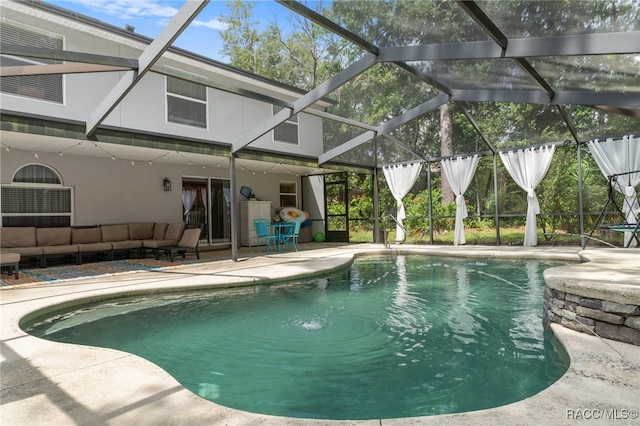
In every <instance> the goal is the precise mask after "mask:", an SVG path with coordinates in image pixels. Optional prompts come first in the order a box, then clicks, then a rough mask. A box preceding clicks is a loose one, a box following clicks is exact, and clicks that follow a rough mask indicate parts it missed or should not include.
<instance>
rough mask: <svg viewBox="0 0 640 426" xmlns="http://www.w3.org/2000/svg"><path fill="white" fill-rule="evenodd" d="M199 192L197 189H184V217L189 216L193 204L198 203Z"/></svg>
mask: <svg viewBox="0 0 640 426" xmlns="http://www.w3.org/2000/svg"><path fill="white" fill-rule="evenodd" d="M196 195H197V191H196V190H195V189H183V190H182V207H184V217H185V218H186V217H187V215H188V214H189V210H191V207H193V203H195V202H196Z"/></svg>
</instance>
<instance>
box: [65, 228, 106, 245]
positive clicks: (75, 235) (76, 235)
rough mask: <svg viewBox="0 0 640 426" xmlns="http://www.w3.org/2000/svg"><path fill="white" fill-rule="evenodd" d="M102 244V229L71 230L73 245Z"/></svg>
mask: <svg viewBox="0 0 640 426" xmlns="http://www.w3.org/2000/svg"><path fill="white" fill-rule="evenodd" d="M93 243H102V231H101V230H100V228H79V229H72V230H71V244H93Z"/></svg>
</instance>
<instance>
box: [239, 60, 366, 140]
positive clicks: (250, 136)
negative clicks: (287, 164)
mask: <svg viewBox="0 0 640 426" xmlns="http://www.w3.org/2000/svg"><path fill="white" fill-rule="evenodd" d="M376 63H377V56H376V55H373V54H370V53H369V54H367V55H365V56H364V57H362V58H361V59H359V60H358V61H356V62H354V63H353V64H351V65H349V66H348V67H347V68H345V69H344V70H342V71H340V72H339V73H337V74H336V75H334V76H333V77H331V78H330V79H329V80H327V81H325V82H323V83H322V84H320V85H319V86H317V87H316V88H315V89H313V90H311V91H309V92H308V93H306V94H305V95H303V96H302V97H301V98H299V99H298V100H296V101H294V102H293V109H289V108H285V109H283V110H282V111H280V112H279V113H278V114H276V115H274V116H273V117H271V118H270V119H269V120H266V121H264V122H262V123H261V124H259V125H258V126H256V127H254V128H253V129H251V130H249V131H248V132H246V133H244V134H243V135H242V136H240V137H239V138H238V139H236V141H234V142H233V144H232V146H231V152H237V151H239V150H241V149H242V148H244V147H245V146H247V145H249V144H250V143H252V142H254V141H255V140H256V139H258V138H259V137H261V136H262V135H264V134H266V133H267V132H269V131H271V129H273V128H274V127H276V126H278V125H279V124H282V123H284V122H285V121H286V120H287V119H289V118H290V117H291V116H293V115H295V114H297V113H299V112H301V111H303V110H304V109H305V108H307V107H309V106H310V105H312V104H313V103H314V102H316V101H317V100H319V99H321V98H323V97H324V96H326V95H327V94H329V93H331V92H333V91H334V90H336V89H337V88H339V87H340V86H342V85H343V84H345V83H347V82H348V81H349V80H351V79H353V78H355V77H356V76H358V75H359V74H361V73H363V72H364V71H366V70H367V69H369V68H371V67H372V66H373V65H375V64H376Z"/></svg>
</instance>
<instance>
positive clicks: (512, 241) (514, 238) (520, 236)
mask: <svg viewBox="0 0 640 426" xmlns="http://www.w3.org/2000/svg"><path fill="white" fill-rule="evenodd" d="M617 234H618V235H616V234H612V235H610V236H606V238H603V239H604V240H605V241H607V242H609V243H612V244H615V245H617V246H621V245H622V234H621V233H617ZM349 236H350V242H352V243H365V242H367V243H371V242H373V232H372V231H369V230H360V231H350V232H349ZM395 237H396V232H395V230H393V231H391V232H389V241H394V240H395ZM465 238H466V243H467V244H468V245H475V244H477V245H495V244H496V241H497V239H496V231H495V229H481V228H465ZM523 241H524V227H518V228H500V244H501V245H522V242H523ZM405 242H406V243H407V244H429V243H430V241H429V235H414V234H412V233H411V230H409V234H408V235H407V239H406V241H405ZM433 242H434V244H445V245H451V244H453V231H445V232H441V233H437V234H434V236H433ZM538 245H568V246H580V245H581V241H580V236H579V235H575V234H566V233H563V232H562V231H556V233H554V234H550V235H547V236H546V237H545V235H544V233H543V232H542V231H541V230H540V229H539V230H538ZM590 245H594V246H595V245H598V242H597V241H592V242H590Z"/></svg>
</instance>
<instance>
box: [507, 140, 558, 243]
mask: <svg viewBox="0 0 640 426" xmlns="http://www.w3.org/2000/svg"><path fill="white" fill-rule="evenodd" d="M555 150H556V147H555V146H543V147H541V148H538V149H536V148H527V149H520V150H517V151H509V152H506V153H505V152H501V153H500V158H501V159H502V162H503V163H504V165H505V167H506V168H507V171H508V172H509V174H510V175H511V178H512V179H513V180H514V181H515V182H516V183H517V184H518V186H519V187H520V188H522V189H524V190H525V191H527V222H526V224H525V227H524V244H523V246H524V247H534V246H537V245H538V236H537V235H536V216H537V215H538V214H540V204H539V203H538V197H537V196H536V193H535V191H534V190H535V189H536V186H538V184H539V183H540V181H542V179H543V178H544V176H545V175H546V174H547V171H548V170H549V166H550V165H551V160H552V159H553V153H554V152H555Z"/></svg>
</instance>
